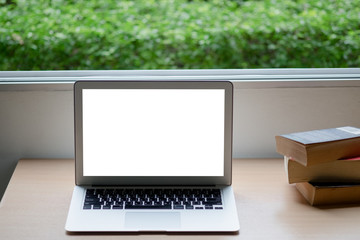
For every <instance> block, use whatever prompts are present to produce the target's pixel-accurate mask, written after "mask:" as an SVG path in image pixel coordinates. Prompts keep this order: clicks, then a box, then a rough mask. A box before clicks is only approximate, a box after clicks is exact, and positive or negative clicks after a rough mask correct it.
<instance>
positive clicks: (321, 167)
mask: <svg viewBox="0 0 360 240" xmlns="http://www.w3.org/2000/svg"><path fill="white" fill-rule="evenodd" d="M284 165H285V172H286V176H287V179H288V182H289V183H298V182H358V183H360V157H357V158H349V159H342V160H335V161H332V162H326V163H319V164H316V165H311V166H304V165H302V164H300V163H298V162H297V161H295V160H293V159H290V158H288V157H286V156H285V157H284Z"/></svg>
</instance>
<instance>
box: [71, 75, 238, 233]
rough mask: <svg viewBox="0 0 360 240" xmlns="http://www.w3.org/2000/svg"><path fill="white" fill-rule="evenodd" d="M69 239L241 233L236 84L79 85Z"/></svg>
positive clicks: (133, 82)
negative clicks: (235, 176) (234, 181)
mask: <svg viewBox="0 0 360 240" xmlns="http://www.w3.org/2000/svg"><path fill="white" fill-rule="evenodd" d="M74 107H75V185H76V186H75V187H74V191H73V195H72V199H71V204H70V208H69V212H68V217H67V221H66V225H65V229H66V230H67V231H69V232H148V231H149V232H154V231H155V232H236V231H238V230H239V222H238V214H237V210H236V204H235V198H234V193H233V189H232V186H231V175H232V168H231V167H232V165H231V164H232V111H233V86H232V83H231V82H227V81H78V82H76V83H75V84H74Z"/></svg>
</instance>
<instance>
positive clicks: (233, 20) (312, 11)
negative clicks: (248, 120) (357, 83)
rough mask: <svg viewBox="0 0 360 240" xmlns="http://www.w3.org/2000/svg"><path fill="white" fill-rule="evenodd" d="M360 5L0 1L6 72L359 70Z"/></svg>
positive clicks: (1, 60) (349, 0)
mask: <svg viewBox="0 0 360 240" xmlns="http://www.w3.org/2000/svg"><path fill="white" fill-rule="evenodd" d="M359 12H360V0H342V1H338V0H327V1H325V0H313V1H309V0H261V1H260V0H257V1H256V0H248V1H246V0H233V1H229V0H213V1H211V0H208V1H204V0H192V1H189V0H143V1H142V0H137V1H136V0H134V1H130V0H128V1H125V0H122V1H119V0H102V1H97V0H11V1H9V0H0V70H80V69H81V70H85V69H174V68H176V69H182V68H185V69H213V68H282V67H294V68H295V67H359V66H360V14H359Z"/></svg>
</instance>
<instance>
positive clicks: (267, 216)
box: [0, 159, 360, 240]
mask: <svg viewBox="0 0 360 240" xmlns="http://www.w3.org/2000/svg"><path fill="white" fill-rule="evenodd" d="M74 182H75V180H74V161H73V160H68V159H25V160H20V161H19V163H18V165H17V167H16V169H15V172H14V174H13V176H12V178H11V181H10V184H9V186H8V188H7V190H6V193H5V196H4V198H3V200H2V202H1V205H0V239H7V240H8V239H37V240H38V239H119V238H121V239H168V238H169V239H210V240H211V239H358V238H359V236H360V228H359V227H358V222H359V220H360V205H342V206H339V205H337V206H327V207H326V208H325V207H322V208H319V207H312V206H310V205H309V204H308V203H307V202H306V200H305V199H304V198H303V197H302V196H301V194H300V193H299V192H298V191H297V190H296V189H295V186H294V185H289V184H288V183H287V180H286V176H285V171H284V165H283V160H282V159H235V160H234V161H233V187H234V192H235V198H236V203H237V211H238V216H239V221H240V232H239V233H236V234H156V233H151V234H117V233H107V234H68V233H67V232H66V231H65V230H64V226H65V221H66V217H67V213H68V208H69V205H70V200H71V194H72V190H73V187H74Z"/></svg>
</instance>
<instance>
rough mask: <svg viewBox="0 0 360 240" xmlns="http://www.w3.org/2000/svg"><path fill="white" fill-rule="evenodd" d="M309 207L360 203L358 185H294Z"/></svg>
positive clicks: (303, 183) (359, 185) (359, 187)
mask: <svg viewBox="0 0 360 240" xmlns="http://www.w3.org/2000/svg"><path fill="white" fill-rule="evenodd" d="M296 188H297V189H298V190H299V192H300V193H301V194H302V195H303V196H304V198H305V199H306V200H307V201H308V202H309V204H310V205H314V206H315V205H329V204H349V203H360V184H359V183H311V182H301V183H296Z"/></svg>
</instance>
